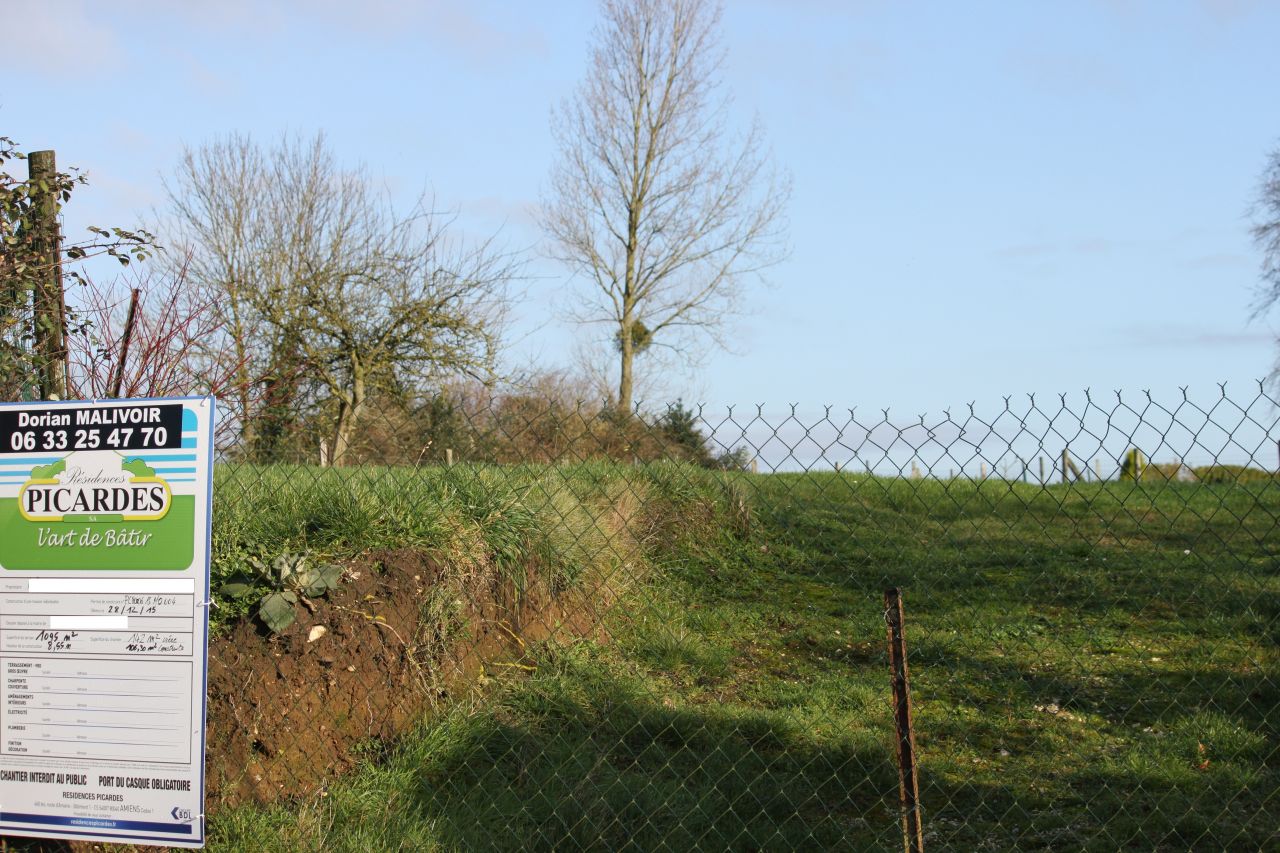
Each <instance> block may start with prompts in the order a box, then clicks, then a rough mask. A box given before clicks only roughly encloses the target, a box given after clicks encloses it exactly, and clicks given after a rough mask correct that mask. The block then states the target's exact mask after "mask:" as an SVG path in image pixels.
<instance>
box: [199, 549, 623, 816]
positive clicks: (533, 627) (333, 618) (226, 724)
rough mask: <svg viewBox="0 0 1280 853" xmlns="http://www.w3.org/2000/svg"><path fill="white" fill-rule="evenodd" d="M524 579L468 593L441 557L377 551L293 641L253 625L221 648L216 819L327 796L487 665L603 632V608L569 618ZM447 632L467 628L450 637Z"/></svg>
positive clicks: (214, 756) (213, 698)
mask: <svg viewBox="0 0 1280 853" xmlns="http://www.w3.org/2000/svg"><path fill="white" fill-rule="evenodd" d="M523 574H524V578H523V579H522V581H521V582H520V583H519V585H518V587H519V592H517V584H515V583H513V582H511V581H510V580H507V581H502V582H491V583H490V584H489V588H486V589H466V590H465V591H463V590H460V589H459V588H458V587H457V585H456V584H453V583H450V581H449V580H448V578H449V575H448V574H447V573H446V572H445V571H444V567H442V566H441V565H440V564H439V563H438V562H437V561H436V560H435V559H433V558H432V557H431V556H429V555H426V554H424V553H422V552H420V551H414V550H403V549H402V550H384V551H375V552H371V553H369V554H368V555H366V556H364V557H362V558H360V559H358V560H355V561H353V562H351V563H350V564H348V566H347V568H346V573H345V578H344V581H343V583H342V584H341V585H340V586H339V587H338V588H337V589H336V590H333V591H332V592H330V594H329V597H328V598H327V599H318V600H314V601H313V602H312V604H313V605H314V610H308V609H305V608H304V607H303V606H302V605H299V606H298V619H297V621H296V622H295V623H294V624H293V625H292V626H290V627H289V629H288V630H286V631H284V632H283V633H281V634H278V635H272V634H271V633H270V632H269V631H267V630H266V629H265V628H263V627H262V626H261V625H260V624H259V623H258V621H257V620H256V619H244V620H242V621H241V622H239V623H238V624H236V625H235V626H234V627H233V628H232V630H230V631H229V632H228V633H226V634H224V635H222V636H220V637H218V638H216V639H214V640H213V641H212V642H211V643H210V649H209V720H208V733H207V738H208V753H209V754H208V772H207V780H208V800H209V808H210V810H216V809H217V808H218V807H219V806H230V805H234V804H237V803H240V802H245V801H249V800H252V801H257V802H262V803H269V802H273V801H276V800H278V799H281V798H287V797H296V796H306V795H308V794H313V793H315V792H317V791H319V790H322V789H323V788H324V787H325V786H326V785H327V784H329V783H330V782H331V781H332V780H333V779H334V778H335V777H336V776H337V775H338V774H340V773H342V772H343V771H345V770H348V769H350V768H351V767H352V766H353V765H354V764H355V763H356V762H357V761H358V760H359V759H360V757H361V756H362V755H368V754H370V753H373V754H376V753H377V752H378V751H379V750H380V749H383V748H385V747H386V746H387V745H389V744H390V743H391V742H393V741H394V740H395V739H396V738H397V737H398V736H399V735H401V734H403V733H405V732H406V731H407V730H408V729H409V728H410V727H411V726H412V725H413V724H414V723H415V722H417V721H418V720H420V719H421V718H422V717H423V715H424V714H425V713H427V712H428V711H429V710H430V708H431V707H432V706H433V704H435V703H437V702H439V701H440V700H441V699H443V698H445V695H446V694H447V693H448V692H449V691H450V690H451V689H457V690H460V689H462V688H463V687H464V686H465V685H466V684H468V683H469V682H470V681H471V680H472V677H473V676H474V675H475V673H476V672H477V670H478V669H479V667H480V666H481V664H482V663H483V662H485V661H487V660H490V659H492V658H495V657H499V656H504V655H505V656H510V655H512V654H515V655H518V654H519V653H520V652H521V650H522V649H523V648H524V644H525V643H527V642H531V641H537V640H542V639H545V638H547V637H549V636H551V635H553V634H560V633H564V634H573V635H578V636H582V635H586V634H590V633H592V632H595V631H596V630H597V623H598V617H597V616H596V614H597V612H603V608H602V607H601V604H602V602H601V601H599V600H592V599H595V598H598V597H597V596H590V597H588V596H584V595H582V593H581V592H579V593H578V594H577V595H576V596H574V597H575V598H576V599H577V600H578V601H580V602H583V603H584V604H585V605H586V606H571V605H569V604H568V603H567V601H566V597H565V596H551V595H548V594H546V593H545V591H544V590H545V586H544V585H543V584H541V583H540V580H539V573H538V571H537V568H536V566H533V565H530V566H527V567H526V568H525V570H524V572H523ZM442 597H443V598H444V599H447V600H443V601H442ZM592 605H594V606H592ZM442 611H447V612H448V618H445V619H442V618H441V613H442ZM449 625H455V626H465V628H464V629H462V630H460V631H458V632H457V633H456V634H451V633H450V628H449Z"/></svg>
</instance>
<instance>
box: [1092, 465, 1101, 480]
mask: <svg viewBox="0 0 1280 853" xmlns="http://www.w3.org/2000/svg"><path fill="white" fill-rule="evenodd" d="M1093 478H1094V479H1095V480H1097V481H1098V482H1099V483H1101V482H1102V460H1101V459H1095V460H1093Z"/></svg>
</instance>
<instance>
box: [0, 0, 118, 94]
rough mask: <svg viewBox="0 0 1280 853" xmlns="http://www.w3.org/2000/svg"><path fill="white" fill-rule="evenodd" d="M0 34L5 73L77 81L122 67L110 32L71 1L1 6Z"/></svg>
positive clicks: (24, 0) (20, 0)
mask: <svg viewBox="0 0 1280 853" xmlns="http://www.w3.org/2000/svg"><path fill="white" fill-rule="evenodd" d="M0 33H4V44H5V62H6V65H7V66H8V67H9V68H22V69H25V70H27V71H28V72H38V73H41V74H50V75H55V76H58V77H81V76H83V75H85V74H87V73H95V74H100V73H103V72H106V71H114V70H115V69H117V68H119V67H120V66H121V65H122V59H123V51H122V46H121V44H120V41H119V39H118V38H117V36H116V33H115V31H114V30H113V29H112V28H111V27H110V26H108V25H106V24H103V23H100V22H98V21H95V20H93V18H92V17H91V16H90V14H89V11H88V6H87V4H85V3H82V2H75V0H64V2H50V0H4V2H3V3H0Z"/></svg>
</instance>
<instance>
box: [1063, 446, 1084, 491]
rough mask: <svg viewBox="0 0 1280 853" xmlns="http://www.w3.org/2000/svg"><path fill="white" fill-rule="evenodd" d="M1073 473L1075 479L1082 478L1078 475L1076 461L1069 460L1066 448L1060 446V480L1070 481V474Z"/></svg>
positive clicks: (1069, 456) (1078, 470) (1069, 455)
mask: <svg viewBox="0 0 1280 853" xmlns="http://www.w3.org/2000/svg"><path fill="white" fill-rule="evenodd" d="M1073 474H1074V475H1075V478H1076V480H1083V479H1084V478H1083V477H1081V476H1080V469H1079V468H1077V467H1076V463H1075V462H1073V461H1071V454H1070V453H1068V452H1067V448H1065V447H1064V448H1062V482H1064V483H1070V482H1071V475H1073Z"/></svg>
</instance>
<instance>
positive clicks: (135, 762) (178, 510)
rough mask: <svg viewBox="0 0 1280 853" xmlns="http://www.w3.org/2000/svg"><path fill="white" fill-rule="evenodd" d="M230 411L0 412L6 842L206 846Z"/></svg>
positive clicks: (193, 406) (185, 404)
mask: <svg viewBox="0 0 1280 853" xmlns="http://www.w3.org/2000/svg"><path fill="white" fill-rule="evenodd" d="M214 406H215V403H214V400H213V399H212V398H169V399H148V400H133V399H131V400H111V401H109V402H88V401H68V402H46V403H14V404H10V403H2V404H0V835H26V836H35V837H40V838H63V839H68V840H80V841H104V842H114V843H119V844H151V845H164V846H169V847H203V846H204V838H205V821H204V750H205V745H204V723H205V692H206V691H205V685H206V678H205V672H206V668H207V652H208V646H209V529H210V528H209V522H210V514H211V494H212V482H211V480H212V473H213V423H214Z"/></svg>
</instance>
